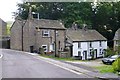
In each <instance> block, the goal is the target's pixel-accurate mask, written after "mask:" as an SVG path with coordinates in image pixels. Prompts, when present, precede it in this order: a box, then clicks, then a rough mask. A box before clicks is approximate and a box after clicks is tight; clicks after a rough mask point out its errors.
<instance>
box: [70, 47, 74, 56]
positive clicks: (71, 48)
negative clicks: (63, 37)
mask: <svg viewBox="0 0 120 80" xmlns="http://www.w3.org/2000/svg"><path fill="white" fill-rule="evenodd" d="M70 56H71V57H72V56H73V46H70Z"/></svg>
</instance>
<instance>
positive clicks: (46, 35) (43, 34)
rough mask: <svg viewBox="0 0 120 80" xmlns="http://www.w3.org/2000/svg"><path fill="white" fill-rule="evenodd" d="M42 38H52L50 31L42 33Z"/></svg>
mask: <svg viewBox="0 0 120 80" xmlns="http://www.w3.org/2000/svg"><path fill="white" fill-rule="evenodd" d="M42 36H43V37H50V34H49V30H44V31H42Z"/></svg>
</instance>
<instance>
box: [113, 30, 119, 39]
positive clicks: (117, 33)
mask: <svg viewBox="0 0 120 80" xmlns="http://www.w3.org/2000/svg"><path fill="white" fill-rule="evenodd" d="M114 40H120V28H119V29H118V30H117V31H116V32H115V36H114Z"/></svg>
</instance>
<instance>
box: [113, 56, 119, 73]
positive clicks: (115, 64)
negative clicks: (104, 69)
mask: <svg viewBox="0 0 120 80" xmlns="http://www.w3.org/2000/svg"><path fill="white" fill-rule="evenodd" d="M112 67H113V70H114V72H120V58H118V59H117V60H116V61H115V62H114V63H113V64H112Z"/></svg>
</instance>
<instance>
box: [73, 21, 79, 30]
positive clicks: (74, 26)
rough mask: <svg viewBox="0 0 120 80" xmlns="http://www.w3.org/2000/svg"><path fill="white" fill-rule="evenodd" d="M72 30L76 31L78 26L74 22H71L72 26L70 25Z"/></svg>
mask: <svg viewBox="0 0 120 80" xmlns="http://www.w3.org/2000/svg"><path fill="white" fill-rule="evenodd" d="M72 29H73V30H77V29H78V25H77V24H76V23H75V22H73V24H72Z"/></svg>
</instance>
